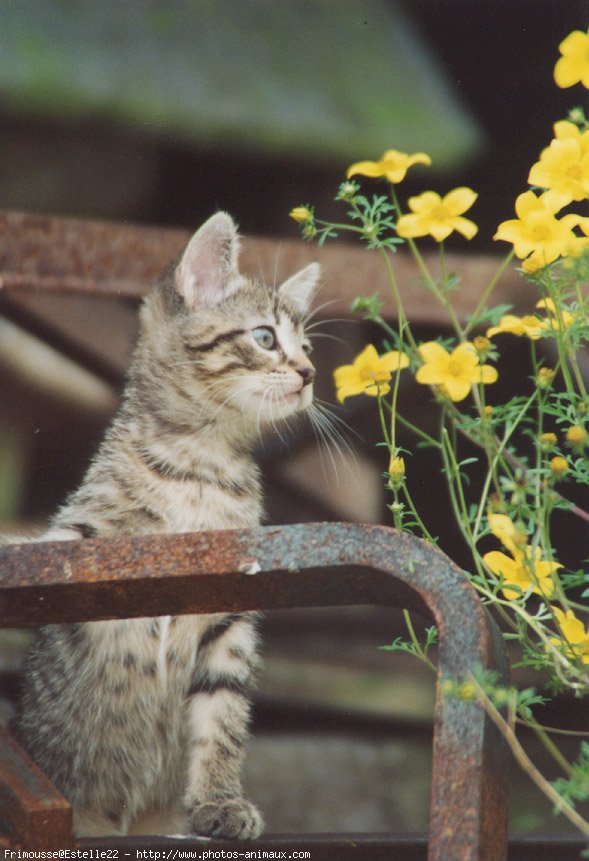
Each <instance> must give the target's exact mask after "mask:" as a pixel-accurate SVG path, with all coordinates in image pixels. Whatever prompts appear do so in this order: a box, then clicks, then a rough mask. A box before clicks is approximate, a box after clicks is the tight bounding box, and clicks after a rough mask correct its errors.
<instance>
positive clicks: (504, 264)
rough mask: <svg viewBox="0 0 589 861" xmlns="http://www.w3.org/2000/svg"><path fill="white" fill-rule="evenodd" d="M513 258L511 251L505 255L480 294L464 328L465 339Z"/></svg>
mask: <svg viewBox="0 0 589 861" xmlns="http://www.w3.org/2000/svg"><path fill="white" fill-rule="evenodd" d="M513 258H514V251H513V249H512V250H511V251H510V252H509V254H507V256H506V257H505V258H504V260H503V262H502V263H501V265H500V266H499V267H498V268H497V270H496V272H495V274H494V276H493V278H491V280H490V281H489V284H488V285H487V287H486V288H485V290H484V291H483V294H482V296H481V298H480V299H479V301H478V304H477V306H476V308H475V309H474V311H473V313H472V315H471V318H470V323H467V325H466V328H465V329H464V337H465V338H466V337H467V336H468V334H469V333H470V332H471V330H472V329H474V327H475V326H476V325H477V321H478V318H479V316H480V314H481V312H482V311H483V309H484V308H485V305H486V304H487V302H488V300H489V297H490V296H491V293H492V292H493V291H494V289H495V287H496V286H497V283H498V281H499V279H500V278H501V276H502V275H503V273H504V272H505V270H506V269H507V267H508V266H509V264H510V263H511V261H512V260H513Z"/></svg>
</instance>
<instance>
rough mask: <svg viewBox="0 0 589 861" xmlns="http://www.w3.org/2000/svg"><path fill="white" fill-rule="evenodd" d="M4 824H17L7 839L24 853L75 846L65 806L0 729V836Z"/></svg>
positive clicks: (44, 778) (68, 811) (68, 809)
mask: <svg viewBox="0 0 589 861" xmlns="http://www.w3.org/2000/svg"><path fill="white" fill-rule="evenodd" d="M5 823H6V824H9V823H15V824H16V823H18V829H14V830H13V829H10V830H9V837H10V838H11V840H12V839H14V840H15V841H16V844H20V843H22V845H25V841H26V847H27V849H70V848H73V847H74V845H75V840H74V837H73V835H72V811H71V808H70V805H69V802H68V801H66V799H65V798H64V797H63V795H61V793H60V792H58V791H57V789H55V787H54V786H53V785H52V784H51V783H50V781H49V780H48V779H47V778H46V777H45V775H44V774H43V772H42V771H41V770H40V769H39V768H37V766H36V765H35V763H34V762H32V761H31V760H30V759H29V757H28V756H27V755H26V754H25V753H24V751H23V750H22V749H21V748H20V747H19V745H17V744H16V742H15V741H14V739H13V738H12V737H11V735H10V734H9V733H8V732H7V730H6V729H4V728H3V727H2V726H0V832H2V831H3V830H4V827H5ZM11 832H12V833H11Z"/></svg>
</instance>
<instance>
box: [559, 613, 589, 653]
mask: <svg viewBox="0 0 589 861" xmlns="http://www.w3.org/2000/svg"><path fill="white" fill-rule="evenodd" d="M553 610H554V612H555V614H556V619H557V621H558V627H559V628H560V630H561V632H562V638H561V637H551V638H550V642H551V643H554V645H555V646H558V647H559V648H561V649H563V652H564V654H565V655H566V656H567V657H568V658H573V659H575V658H577V659H580V660H581V661H582V662H583V663H584V664H589V630H587V629H586V628H585V626H584V625H583V622H582V621H581V620H580V619H577V617H576V616H575V614H574V613H573V611H572V610H567V611H566V613H565V612H564V611H563V610H561V609H560V608H559V607H553Z"/></svg>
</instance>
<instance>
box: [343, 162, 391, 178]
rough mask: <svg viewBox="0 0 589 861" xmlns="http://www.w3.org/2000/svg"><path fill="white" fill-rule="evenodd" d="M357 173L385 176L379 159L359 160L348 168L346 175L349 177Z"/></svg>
mask: <svg viewBox="0 0 589 861" xmlns="http://www.w3.org/2000/svg"><path fill="white" fill-rule="evenodd" d="M357 174H361V175H362V176H370V177H378V176H383V169H382V165H381V163H380V162H379V161H358V162H356V164H353V165H351V167H349V168H348V171H347V173H346V177H347V179H349V178H350V177H351V176H356V175H357Z"/></svg>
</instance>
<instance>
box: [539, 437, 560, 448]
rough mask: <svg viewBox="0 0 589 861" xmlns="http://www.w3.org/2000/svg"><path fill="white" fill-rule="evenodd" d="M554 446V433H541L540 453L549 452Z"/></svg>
mask: <svg viewBox="0 0 589 861" xmlns="http://www.w3.org/2000/svg"><path fill="white" fill-rule="evenodd" d="M555 445H556V434H555V433H543V434H541V435H540V448H541V449H542V451H550V450H551V449H553V448H554V446H555Z"/></svg>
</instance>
